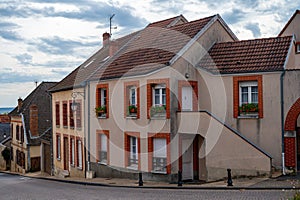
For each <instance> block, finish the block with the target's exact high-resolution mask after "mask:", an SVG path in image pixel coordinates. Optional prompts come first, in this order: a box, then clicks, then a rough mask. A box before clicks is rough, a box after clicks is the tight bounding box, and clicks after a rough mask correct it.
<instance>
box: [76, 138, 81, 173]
mask: <svg viewBox="0 0 300 200" xmlns="http://www.w3.org/2000/svg"><path fill="white" fill-rule="evenodd" d="M76 143H77V145H76V146H77V167H78V168H81V169H82V142H81V140H80V139H77V142H76Z"/></svg>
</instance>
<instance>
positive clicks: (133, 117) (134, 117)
mask: <svg viewBox="0 0 300 200" xmlns="http://www.w3.org/2000/svg"><path fill="white" fill-rule="evenodd" d="M126 119H137V116H133V115H132V116H130V115H128V116H126Z"/></svg>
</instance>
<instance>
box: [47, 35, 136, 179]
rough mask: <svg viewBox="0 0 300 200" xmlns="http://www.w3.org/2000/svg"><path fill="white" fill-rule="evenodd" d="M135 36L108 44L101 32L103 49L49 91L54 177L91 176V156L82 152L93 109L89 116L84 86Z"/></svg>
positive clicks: (84, 147) (106, 36) (107, 37)
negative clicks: (89, 117)
mask: <svg viewBox="0 0 300 200" xmlns="http://www.w3.org/2000/svg"><path fill="white" fill-rule="evenodd" d="M135 34H136V33H132V34H129V35H128V36H125V37H122V38H119V39H117V40H115V41H110V40H109V37H110V35H109V33H104V34H103V45H104V46H103V48H100V50H99V51H97V52H96V53H95V54H94V55H92V56H91V57H90V58H89V59H88V60H86V61H85V62H84V63H83V64H82V65H80V66H79V67H77V68H76V69H75V70H74V71H73V72H71V73H70V74H69V75H68V76H66V77H65V78H64V79H63V80H62V81H60V82H59V83H58V84H57V85H55V86H54V87H53V88H51V90H50V92H51V95H52V113H53V114H52V118H53V125H52V126H53V131H52V133H53V135H52V137H53V139H54V143H53V156H54V169H53V170H54V175H57V176H77V177H92V176H93V174H92V173H89V172H90V170H87V168H89V167H90V166H89V162H85V161H86V160H87V158H88V157H90V154H89V153H87V151H85V149H86V148H87V146H88V145H89V144H88V143H87V141H86V137H85V136H86V135H85V132H86V131H88V128H87V126H86V125H87V121H86V120H85V119H88V115H90V114H93V113H94V110H92V111H91V113H89V112H87V109H86V108H87V107H88V106H89V105H87V103H86V102H87V99H88V98H89V97H88V95H89V91H88V89H87V88H86V87H85V86H86V85H85V80H87V78H88V77H89V76H90V75H91V74H92V73H93V72H94V71H95V70H96V69H97V68H98V67H99V65H101V64H102V63H105V62H106V61H107V60H108V58H109V57H110V56H112V55H113V54H114V53H115V51H116V50H117V49H118V48H119V47H121V46H123V45H124V44H126V43H127V42H128V41H129V40H130V39H131V38H132V37H133V36H134V35H135ZM86 172H88V173H86Z"/></svg>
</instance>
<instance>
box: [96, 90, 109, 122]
mask: <svg viewBox="0 0 300 200" xmlns="http://www.w3.org/2000/svg"><path fill="white" fill-rule="evenodd" d="M96 93H97V94H96V98H97V99H96V108H95V112H96V115H97V117H101V118H108V113H109V112H108V111H109V110H108V108H109V96H108V94H109V93H108V84H99V85H98V86H97V91H96Z"/></svg>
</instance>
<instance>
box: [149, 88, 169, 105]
mask: <svg viewBox="0 0 300 200" xmlns="http://www.w3.org/2000/svg"><path fill="white" fill-rule="evenodd" d="M163 89H165V94H164V95H165V101H167V99H166V98H167V96H166V95H167V94H166V86H165V85H164V84H162V85H155V86H154V87H153V88H152V104H153V106H160V105H166V103H167V102H163V92H162V91H163ZM155 90H159V102H158V103H156V102H155Z"/></svg>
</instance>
